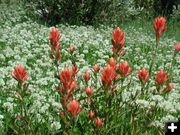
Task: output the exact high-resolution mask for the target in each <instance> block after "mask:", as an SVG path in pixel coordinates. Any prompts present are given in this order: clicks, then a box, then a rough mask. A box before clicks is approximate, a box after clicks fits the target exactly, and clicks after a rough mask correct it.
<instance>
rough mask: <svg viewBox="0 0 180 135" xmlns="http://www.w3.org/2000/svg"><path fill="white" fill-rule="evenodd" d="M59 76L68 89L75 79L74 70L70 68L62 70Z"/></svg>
mask: <svg viewBox="0 0 180 135" xmlns="http://www.w3.org/2000/svg"><path fill="white" fill-rule="evenodd" d="M59 76H60V80H61V81H62V83H63V86H64V89H66V90H68V89H69V87H70V86H71V83H72V82H73V80H74V79H73V78H72V72H71V71H70V70H69V69H68V68H65V69H64V70H63V71H61V73H60V75H59Z"/></svg>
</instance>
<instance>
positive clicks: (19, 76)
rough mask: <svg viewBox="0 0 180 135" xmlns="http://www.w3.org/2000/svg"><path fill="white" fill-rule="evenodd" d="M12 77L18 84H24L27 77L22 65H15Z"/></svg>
mask: <svg viewBox="0 0 180 135" xmlns="http://www.w3.org/2000/svg"><path fill="white" fill-rule="evenodd" d="M12 76H13V77H14V78H15V79H16V80H17V81H20V82H24V81H26V80H27V78H28V77H29V75H28V74H27V72H26V69H25V67H23V66H22V65H20V64H19V65H17V66H16V67H15V68H14V70H13V72H12Z"/></svg>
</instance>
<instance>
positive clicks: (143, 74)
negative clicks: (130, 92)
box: [138, 67, 149, 83]
mask: <svg viewBox="0 0 180 135" xmlns="http://www.w3.org/2000/svg"><path fill="white" fill-rule="evenodd" d="M138 78H139V80H140V81H143V82H144V83H146V82H147V81H148V80H149V71H148V70H147V69H145V68H144V67H143V68H142V70H141V71H138Z"/></svg>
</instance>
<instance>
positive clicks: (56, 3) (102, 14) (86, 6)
mask: <svg viewBox="0 0 180 135" xmlns="http://www.w3.org/2000/svg"><path fill="white" fill-rule="evenodd" d="M26 7H27V9H29V10H28V11H30V13H31V14H33V15H35V16H37V15H38V16H39V17H40V18H41V19H43V20H45V21H46V22H47V23H48V24H50V25H54V24H57V23H59V22H68V23H71V24H78V23H85V24H92V23H93V22H95V21H102V22H105V21H109V20H111V21H112V20H113V21H123V20H126V19H128V18H132V17H134V16H136V15H137V14H139V12H140V11H141V10H140V8H137V9H136V8H135V5H134V1H133V0H113V1H111V0H88V1H87V0H85V1H82V0H28V1H26Z"/></svg>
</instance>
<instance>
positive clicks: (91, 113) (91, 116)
mask: <svg viewBox="0 0 180 135" xmlns="http://www.w3.org/2000/svg"><path fill="white" fill-rule="evenodd" d="M94 115H95V114H94V111H92V110H91V111H90V112H89V117H90V118H91V119H92V118H94Z"/></svg>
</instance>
